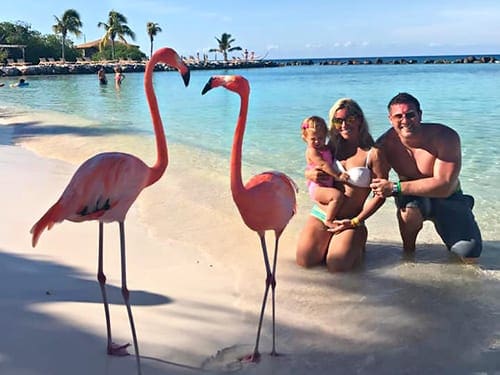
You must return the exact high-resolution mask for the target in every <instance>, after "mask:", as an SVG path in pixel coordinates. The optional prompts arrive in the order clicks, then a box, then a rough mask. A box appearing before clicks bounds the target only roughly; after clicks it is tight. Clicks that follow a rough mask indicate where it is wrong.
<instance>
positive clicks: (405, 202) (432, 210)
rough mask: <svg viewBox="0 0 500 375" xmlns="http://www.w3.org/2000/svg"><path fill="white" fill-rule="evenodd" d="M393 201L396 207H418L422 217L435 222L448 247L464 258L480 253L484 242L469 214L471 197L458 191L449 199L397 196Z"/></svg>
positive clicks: (471, 205)
mask: <svg viewBox="0 0 500 375" xmlns="http://www.w3.org/2000/svg"><path fill="white" fill-rule="evenodd" d="M395 202H396V206H397V207H398V208H404V207H417V208H419V209H420V212H421V213H422V216H423V217H424V220H431V221H432V222H433V223H434V227H435V228H436V231H437V233H438V234H439V236H440V237H441V239H442V240H443V242H444V244H445V245H446V247H447V248H448V250H450V251H452V252H454V253H455V254H457V255H459V256H462V257H465V258H477V257H479V255H481V251H482V249H483V241H482V238H481V232H480V230H479V227H478V225H477V223H476V220H475V218H474V214H473V213H472V208H473V207H474V198H473V197H472V196H470V195H467V194H463V193H462V191H460V190H459V191H457V192H455V193H453V194H452V195H450V196H449V197H448V198H427V197H417V196H414V195H399V196H396V197H395Z"/></svg>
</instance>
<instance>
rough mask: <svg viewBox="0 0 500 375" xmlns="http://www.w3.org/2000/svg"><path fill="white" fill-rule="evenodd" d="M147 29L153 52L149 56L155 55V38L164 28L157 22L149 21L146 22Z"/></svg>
mask: <svg viewBox="0 0 500 375" xmlns="http://www.w3.org/2000/svg"><path fill="white" fill-rule="evenodd" d="M146 29H147V31H148V35H149V40H150V42H151V52H150V54H149V56H150V57H151V56H153V40H154V37H155V36H156V34H157V33H161V32H162V29H161V27H160V26H159V25H158V24H157V23H156V22H148V23H147V24H146Z"/></svg>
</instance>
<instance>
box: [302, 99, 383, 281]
mask: <svg viewBox="0 0 500 375" xmlns="http://www.w3.org/2000/svg"><path fill="white" fill-rule="evenodd" d="M329 126H330V129H329V130H330V143H329V146H330V148H331V149H332V150H333V152H334V159H336V160H337V162H336V164H337V167H338V168H339V170H340V171H341V172H344V173H347V174H348V175H349V180H348V183H347V184H345V185H344V200H343V204H342V206H341V208H340V210H339V211H338V213H337V216H336V218H335V220H334V221H333V224H334V225H333V228H329V227H328V226H326V225H325V223H324V221H325V219H326V213H325V212H324V211H323V209H322V208H321V207H320V206H318V205H314V206H313V208H312V210H311V212H310V215H309V217H308V218H307V221H306V224H305V226H304V228H303V229H302V232H301V234H300V236H299V240H298V244H297V253H296V261H297V264H298V265H300V266H303V267H313V266H316V265H320V264H323V263H326V267H327V269H328V270H329V271H331V272H338V271H348V270H350V269H352V268H353V267H355V266H356V265H357V264H358V263H359V262H360V261H361V259H362V255H363V252H364V249H365V245H366V240H367V237H368V231H367V229H366V227H365V225H364V221H365V220H366V219H367V218H368V217H370V216H371V215H373V214H374V213H375V211H376V210H377V209H378V208H379V207H380V206H381V205H382V204H383V203H384V201H385V198H383V197H379V196H376V197H373V198H371V199H370V200H368V201H367V198H368V197H369V196H370V192H371V190H370V182H371V180H372V178H376V177H380V176H382V171H383V167H382V164H381V161H380V160H379V159H378V156H377V155H378V153H377V152H372V146H373V144H374V141H373V138H372V136H371V135H370V132H369V129H368V123H367V121H366V118H365V116H364V114H363V111H362V110H361V107H360V106H359V105H358V104H357V103H356V102H355V101H354V100H352V99H349V98H343V99H339V100H338V101H337V102H335V104H334V105H333V106H332V108H331V109H330V112H329ZM305 175H306V178H307V179H308V180H311V181H314V182H321V181H325V180H326V179H328V178H329V177H330V176H328V175H327V174H326V173H325V172H323V171H322V170H321V169H320V168H315V169H310V170H307V171H306V173H305ZM365 202H366V203H365ZM327 229H328V230H327Z"/></svg>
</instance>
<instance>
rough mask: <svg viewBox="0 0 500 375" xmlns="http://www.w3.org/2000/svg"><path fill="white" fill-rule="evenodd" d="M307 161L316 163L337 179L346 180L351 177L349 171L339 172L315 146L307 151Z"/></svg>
mask: <svg viewBox="0 0 500 375" xmlns="http://www.w3.org/2000/svg"><path fill="white" fill-rule="evenodd" d="M306 157H307V161H308V162H310V163H312V164H314V165H315V166H316V167H318V168H321V170H323V171H324V172H325V173H327V174H329V175H330V176H332V177H333V178H335V180H338V181H342V182H346V181H347V180H348V179H349V175H348V174H347V173H339V172H337V171H336V170H335V169H333V166H332V165H331V164H330V163H327V162H326V161H325V159H323V157H322V156H321V153H320V152H319V151H318V150H316V149H315V148H314V147H308V148H307V151H306Z"/></svg>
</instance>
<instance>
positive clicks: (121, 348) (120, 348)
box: [97, 222, 130, 356]
mask: <svg viewBox="0 0 500 375" xmlns="http://www.w3.org/2000/svg"><path fill="white" fill-rule="evenodd" d="M103 239H104V224H103V223H102V222H99V256H98V266H97V280H98V281H99V287H100V288H101V294H102V301H103V304H104V314H105V315H106V332H107V336H108V344H107V352H108V354H109V355H115V356H126V355H129V353H128V352H127V347H128V346H130V344H125V345H118V344H115V343H114V342H113V340H112V338H111V319H110V315H109V304H108V297H107V293H106V275H105V274H104V267H103V263H104V260H103V247H104V245H103V242H104V241H103Z"/></svg>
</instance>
